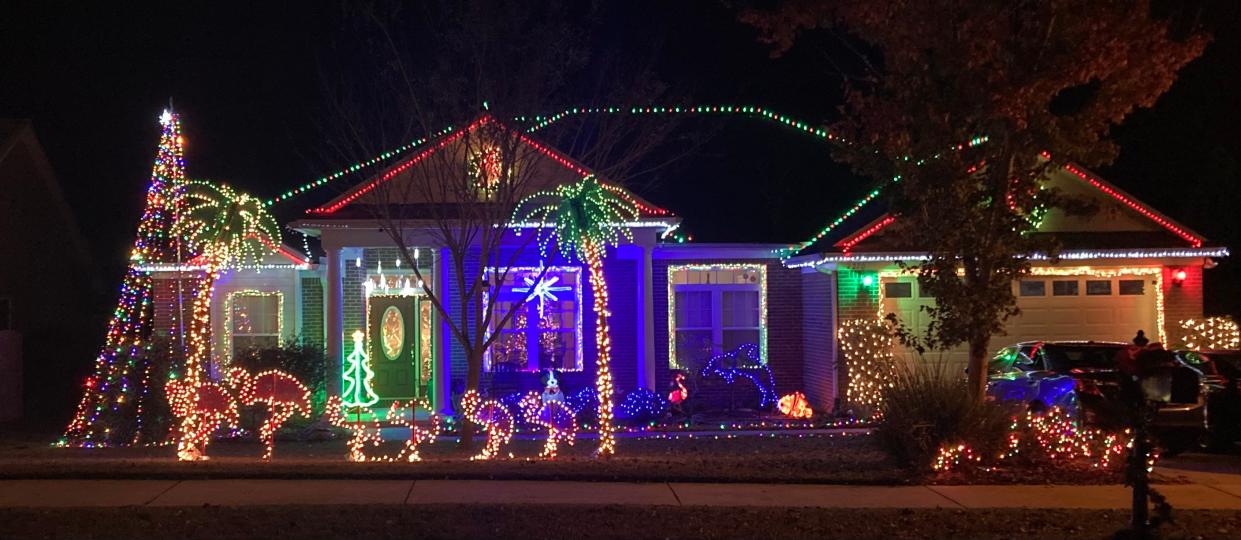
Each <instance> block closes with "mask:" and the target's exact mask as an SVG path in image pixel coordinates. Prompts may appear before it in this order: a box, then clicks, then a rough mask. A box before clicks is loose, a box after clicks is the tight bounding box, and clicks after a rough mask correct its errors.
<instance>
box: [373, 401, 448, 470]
mask: <svg viewBox="0 0 1241 540" xmlns="http://www.w3.org/2000/svg"><path fill="white" fill-rule="evenodd" d="M420 405H421V406H422V408H424V409H427V410H431V405H430V403H427V401H426V400H425V399H421V400H417V401H410V402H409V405H408V406H407V407H404V408H402V407H401V402H399V401H394V402H392V407H391V408H389V409H388V415H387V419H388V423H390V424H392V425H397V426H404V427H406V428H409V440H407V441H405V447H404V448H402V449H401V452H400V453H399V454H397V455H396V457H372V458H368V459H367V460H368V461H402V460H404V461H411V462H412V461H421V460H422V456H420V455H418V446H419V445H421V444H423V443H425V442H428V441H429V442H432V443H433V442H435V438H436V437H438V436H439V434H440V415H438V414H435V411H431V423H430V427H427V428H422V427H419V426H418V425H417V423H416V422H415V420H416V417H417V412H418V407H419V406H420ZM406 410H408V411H409V415H408V417H406V414H405V413H406Z"/></svg>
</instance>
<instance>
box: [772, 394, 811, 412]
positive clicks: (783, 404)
mask: <svg viewBox="0 0 1241 540" xmlns="http://www.w3.org/2000/svg"><path fill="white" fill-rule="evenodd" d="M776 408H778V409H780V414H783V415H785V416H788V417H789V418H811V417H813V416H814V410H813V409H811V408H810V402H808V401H806V395H805V394H803V393H801V392H793V393H792V394H788V395H786V396H784V397H782V398H780V402H779V403H777V404H776Z"/></svg>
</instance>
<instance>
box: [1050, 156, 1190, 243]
mask: <svg viewBox="0 0 1241 540" xmlns="http://www.w3.org/2000/svg"><path fill="white" fill-rule="evenodd" d="M1046 155H1047V154H1046V153H1044V156H1046ZM1064 169H1065V170H1067V171H1069V172H1071V173H1073V174H1074V175H1075V176H1077V177H1078V178H1080V179H1082V180H1085V181H1086V182H1087V183H1089V184H1090V185H1092V186H1094V187H1095V189H1098V190H1099V191H1102V192H1104V193H1106V194H1108V195H1110V196H1111V197H1112V198H1113V199H1116V200H1117V201H1120V202H1121V203H1122V204H1124V205H1125V206H1128V207H1129V208H1132V209H1133V210H1134V211H1136V212H1137V213H1139V214H1142V215H1143V216H1146V217H1147V218H1149V219H1150V220H1151V221H1154V222H1155V223H1158V224H1159V225H1161V226H1163V228H1165V229H1167V230H1168V231H1170V232H1171V233H1172V234H1175V235H1177V236H1179V237H1181V238H1182V239H1184V240H1185V241H1186V242H1189V245H1191V246H1193V247H1202V239H1201V238H1199V237H1197V236H1194V235H1193V234H1191V233H1190V232H1189V231H1186V230H1185V229H1182V228H1180V227H1178V226H1177V225H1175V224H1173V223H1172V222H1170V221H1168V220H1167V219H1164V218H1163V217H1162V216H1160V215H1158V214H1156V213H1155V212H1153V211H1151V210H1150V209H1149V208H1147V207H1146V206H1145V205H1143V204H1142V203H1139V202H1137V201H1135V200H1133V199H1130V198H1129V197H1126V196H1125V195H1123V194H1121V193H1120V192H1118V191H1116V190H1115V189H1112V188H1111V187H1109V186H1107V185H1106V184H1104V183H1103V182H1101V181H1099V180H1098V179H1097V178H1094V177H1092V176H1090V175H1088V174H1086V172H1085V171H1083V170H1081V169H1079V168H1077V167H1074V166H1073V165H1072V164H1071V163H1066V164H1065V165H1064Z"/></svg>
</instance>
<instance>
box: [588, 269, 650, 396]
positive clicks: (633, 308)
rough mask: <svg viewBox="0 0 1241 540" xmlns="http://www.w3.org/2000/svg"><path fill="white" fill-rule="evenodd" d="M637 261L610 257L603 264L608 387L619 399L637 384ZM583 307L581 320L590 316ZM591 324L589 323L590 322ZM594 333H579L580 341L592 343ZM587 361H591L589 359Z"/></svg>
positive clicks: (638, 300) (638, 299)
mask: <svg viewBox="0 0 1241 540" xmlns="http://www.w3.org/2000/svg"><path fill="white" fill-rule="evenodd" d="M637 263H638V261H636V260H632V259H628V260H622V259H617V258H616V257H612V258H610V259H607V260H605V261H604V264H603V275H604V279H606V280H607V281H608V302H609V303H610V304H611V305H610V306H609V309H610V310H611V311H612V314H613V315H612V317H611V318H610V319H608V324H609V325H610V327H611V328H610V329H609V333H610V334H611V335H612V384H613V385H614V386H615V387H616V390H617V393H618V394H619V395H618V397H617V399H620V396H623V395H624V394H625V393H626V392H629V391H631V390H633V389H634V387H636V386H637V383H638V317H637V315H636V313H637V312H638V303H639V302H641V299H640V298H638V264H637ZM584 307H586V310H587V311H585V312H583V313H582V318H583V319H586V318H593V317H590V315H591V313H590V307H589V306H584ZM591 324H592V325H593V324H594V323H593V322H592V323H591ZM593 335H594V332H593V331H592V332H591V333H590V334H583V335H582V339H588V340H590V341H591V342H592V350H593V348H594V347H593V341H594V338H593V337H592V336H593ZM589 358H593V356H592V357H589Z"/></svg>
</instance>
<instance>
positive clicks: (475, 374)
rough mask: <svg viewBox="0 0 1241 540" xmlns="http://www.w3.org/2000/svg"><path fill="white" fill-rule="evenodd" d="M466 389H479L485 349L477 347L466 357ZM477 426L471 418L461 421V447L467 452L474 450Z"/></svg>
mask: <svg viewBox="0 0 1241 540" xmlns="http://www.w3.org/2000/svg"><path fill="white" fill-rule="evenodd" d="M465 366H466V367H465V389H466V390H478V383H479V382H480V381H481V380H482V373H483V351H482V350H481V349H478V348H475V350H472V351H470V352H468V353H467V354H466V358H465ZM476 429H477V428H476V427H475V426H474V423H473V422H470V421H469V420H464V419H463V420H462V421H461V440H460V446H461V449H462V450H464V451H465V452H473V451H474V431H475V430H476Z"/></svg>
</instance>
